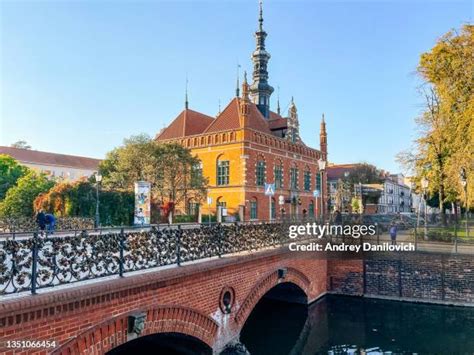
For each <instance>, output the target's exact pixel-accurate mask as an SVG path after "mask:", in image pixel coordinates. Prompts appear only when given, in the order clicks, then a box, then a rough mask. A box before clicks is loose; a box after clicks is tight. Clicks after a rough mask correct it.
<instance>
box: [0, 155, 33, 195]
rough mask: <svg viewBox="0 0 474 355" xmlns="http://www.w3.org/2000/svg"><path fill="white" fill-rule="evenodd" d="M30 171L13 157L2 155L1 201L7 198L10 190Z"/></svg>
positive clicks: (0, 166) (0, 165) (0, 173)
mask: <svg viewBox="0 0 474 355" xmlns="http://www.w3.org/2000/svg"><path fill="white" fill-rule="evenodd" d="M28 171H29V169H28V168H27V167H25V166H23V165H20V164H18V162H17V161H16V160H15V159H13V158H12V157H10V156H8V155H5V154H0V201H1V200H3V199H4V198H5V194H6V193H7V191H8V189H10V188H11V187H13V186H15V185H16V182H17V181H18V179H19V178H21V177H22V176H24V175H25V174H26V173H27V172H28Z"/></svg>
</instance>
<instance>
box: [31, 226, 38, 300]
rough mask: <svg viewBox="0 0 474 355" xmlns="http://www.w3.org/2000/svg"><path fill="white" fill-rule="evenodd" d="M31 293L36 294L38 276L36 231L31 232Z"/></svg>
mask: <svg viewBox="0 0 474 355" xmlns="http://www.w3.org/2000/svg"><path fill="white" fill-rule="evenodd" d="M31 253H32V265H31V294H32V295H36V278H37V276H38V233H37V232H34V233H33V246H32V248H31Z"/></svg>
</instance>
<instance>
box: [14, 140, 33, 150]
mask: <svg viewBox="0 0 474 355" xmlns="http://www.w3.org/2000/svg"><path fill="white" fill-rule="evenodd" d="M11 147H12V148H20V149H31V145H29V144H28V143H27V142H26V141H23V140H20V141H16V142H15V143H13V144H12V145H11Z"/></svg>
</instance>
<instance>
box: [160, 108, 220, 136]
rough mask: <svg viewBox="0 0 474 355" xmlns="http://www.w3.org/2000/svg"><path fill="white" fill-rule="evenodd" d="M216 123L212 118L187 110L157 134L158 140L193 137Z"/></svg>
mask: <svg viewBox="0 0 474 355" xmlns="http://www.w3.org/2000/svg"><path fill="white" fill-rule="evenodd" d="M213 121H214V119H213V118H212V117H210V116H207V115H204V114H202V113H200V112H197V111H193V110H189V109H186V110H184V111H182V112H181V113H180V114H179V115H178V117H176V118H175V119H174V120H173V122H171V124H170V125H169V126H168V127H166V128H165V129H164V130H162V131H161V132H160V133H158V134H157V136H156V140H165V139H173V138H179V137H185V136H192V135H194V134H199V133H202V132H204V130H205V129H206V128H207V127H208V126H209V125H210V124H211V123H212V122H213Z"/></svg>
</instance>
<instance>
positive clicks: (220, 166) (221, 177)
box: [217, 160, 229, 186]
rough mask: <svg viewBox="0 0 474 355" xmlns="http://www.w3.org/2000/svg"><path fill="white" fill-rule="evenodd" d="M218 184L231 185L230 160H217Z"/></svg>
mask: <svg viewBox="0 0 474 355" xmlns="http://www.w3.org/2000/svg"><path fill="white" fill-rule="evenodd" d="M217 185H219V186H220V185H229V161H228V160H219V161H218V162H217Z"/></svg>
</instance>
